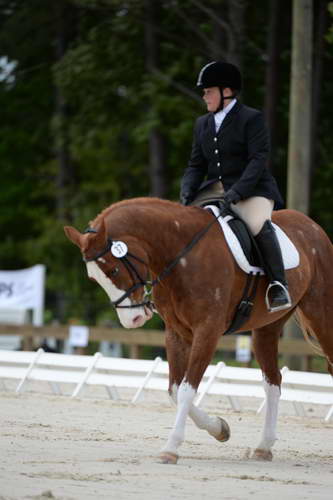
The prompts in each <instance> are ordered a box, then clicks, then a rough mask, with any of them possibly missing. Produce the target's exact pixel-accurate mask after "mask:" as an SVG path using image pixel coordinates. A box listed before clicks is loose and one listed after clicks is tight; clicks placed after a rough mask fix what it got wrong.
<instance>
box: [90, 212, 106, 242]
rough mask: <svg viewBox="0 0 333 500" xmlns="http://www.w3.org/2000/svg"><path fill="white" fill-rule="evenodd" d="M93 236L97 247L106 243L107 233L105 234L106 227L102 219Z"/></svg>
mask: <svg viewBox="0 0 333 500" xmlns="http://www.w3.org/2000/svg"><path fill="white" fill-rule="evenodd" d="M93 236H94V243H95V245H97V246H98V247H104V246H105V245H106V242H107V234H106V227H105V222H104V219H102V220H101V223H100V226H99V228H98V231H97V233H96V234H94V235H93Z"/></svg>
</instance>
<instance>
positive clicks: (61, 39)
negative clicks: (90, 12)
mask: <svg viewBox="0 0 333 500" xmlns="http://www.w3.org/2000/svg"><path fill="white" fill-rule="evenodd" d="M54 7H55V10H54V15H55V27H56V30H55V39H54V49H55V60H56V61H59V60H60V59H61V58H62V57H63V56H64V54H65V52H66V49H67V46H68V42H69V40H68V32H69V29H68V23H69V22H70V16H69V15H68V5H65V4H64V3H63V2H61V1H60V2H56V3H55V5H54ZM54 100H55V110H54V115H55V116H54V123H55V124H56V133H55V136H56V144H55V156H56V159H57V166H58V169H57V174H56V178H55V188H56V189H55V210H56V218H57V220H58V222H60V223H61V224H64V223H69V222H70V215H69V207H68V201H69V199H70V196H71V193H70V190H71V188H72V186H73V184H74V169H73V163H72V161H71V158H70V153H69V137H68V131H67V125H68V124H67V119H68V109H67V105H66V102H65V99H64V97H63V95H62V92H61V89H60V88H59V87H57V86H55V88H54ZM56 310H57V318H58V319H59V321H61V322H62V321H63V320H64V318H65V312H66V300H65V296H64V293H63V291H62V290H60V291H59V292H57V294H56ZM58 347H60V346H58Z"/></svg>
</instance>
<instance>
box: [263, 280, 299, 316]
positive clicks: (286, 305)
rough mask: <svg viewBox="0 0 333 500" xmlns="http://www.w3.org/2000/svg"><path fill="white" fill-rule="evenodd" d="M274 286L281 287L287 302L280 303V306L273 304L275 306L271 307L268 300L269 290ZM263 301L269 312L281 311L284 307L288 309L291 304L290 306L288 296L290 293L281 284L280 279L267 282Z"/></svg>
mask: <svg viewBox="0 0 333 500" xmlns="http://www.w3.org/2000/svg"><path fill="white" fill-rule="evenodd" d="M274 286H279V287H280V288H282V289H283V291H284V293H285V294H286V297H287V300H288V302H286V303H285V304H282V305H281V306H275V307H272V306H271V304H270V302H269V291H270V289H271V288H273V287H274ZM265 302H266V307H267V309H268V311H269V312H277V311H283V310H285V309H289V308H290V307H291V306H292V302H291V298H290V294H289V290H288V288H287V287H286V286H285V285H284V284H283V283H281V282H280V281H272V282H271V283H269V285H268V287H267V290H266V295H265Z"/></svg>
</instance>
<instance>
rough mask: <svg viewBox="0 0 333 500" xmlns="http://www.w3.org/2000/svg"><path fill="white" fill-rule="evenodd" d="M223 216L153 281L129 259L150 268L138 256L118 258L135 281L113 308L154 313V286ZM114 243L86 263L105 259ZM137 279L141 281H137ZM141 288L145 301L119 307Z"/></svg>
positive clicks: (130, 255) (211, 223)
mask: <svg viewBox="0 0 333 500" xmlns="http://www.w3.org/2000/svg"><path fill="white" fill-rule="evenodd" d="M221 215H222V213H220V214H219V215H217V216H215V215H214V219H213V220H212V221H211V222H210V223H209V224H208V225H207V226H206V227H204V228H203V229H202V230H201V231H199V232H198V233H197V234H196V235H195V236H194V237H193V239H192V240H191V241H190V243H189V244H188V245H186V247H185V248H183V250H181V251H180V252H179V254H178V255H177V256H176V257H175V259H174V260H173V261H172V262H170V264H169V265H168V266H166V267H165V268H164V269H163V270H162V272H161V273H160V274H159V275H158V276H157V277H156V278H155V279H154V280H152V281H150V280H147V279H142V277H141V276H140V273H139V272H138V270H137V268H136V267H135V265H134V264H133V263H132V262H131V261H130V260H129V258H128V257H131V258H132V259H134V260H136V261H138V262H140V263H141V264H144V265H145V266H146V267H147V268H148V264H147V263H146V262H145V261H144V260H142V259H140V257H137V256H136V255H133V254H132V253H130V252H127V253H126V255H124V256H123V257H117V259H119V260H120V261H121V262H122V263H123V264H124V266H125V267H126V269H127V271H128V273H129V275H130V276H131V278H132V280H133V285H132V286H131V287H130V288H129V289H128V290H126V291H125V292H124V293H123V295H122V296H121V297H119V299H117V300H115V301H114V302H112V301H111V304H112V305H113V307H115V308H116V309H133V308H134V307H148V308H149V309H150V310H151V311H153V310H154V304H153V302H152V301H151V300H150V297H151V294H152V291H153V288H154V286H155V285H157V284H158V283H160V282H161V281H162V279H164V278H165V277H166V276H168V275H169V274H170V273H171V271H172V270H173V268H174V267H175V266H176V265H177V264H178V262H179V261H180V259H181V258H182V257H184V255H186V254H187V253H188V252H189V251H190V250H192V248H193V247H194V245H195V244H196V243H198V241H199V240H200V239H201V238H202V237H203V236H204V235H205V234H206V233H207V232H208V230H209V229H210V227H211V226H212V225H213V224H214V223H215V222H216V221H217V220H218V218H219V217H221ZM84 232H85V233H97V231H96V230H95V229H92V228H90V227H88V229H86V230H85V231H84ZM113 243H114V240H112V239H111V238H108V242H107V246H106V247H105V249H104V250H102V251H101V252H100V253H98V254H97V255H95V256H94V257H91V258H89V259H87V258H85V257H83V260H84V262H93V261H97V260H98V259H99V258H100V257H103V255H105V254H106V253H108V252H110V251H111V247H112V245H113ZM148 275H149V270H148V269H147V276H148ZM135 277H136V278H137V279H138V280H139V281H135ZM141 287H143V288H144V289H145V293H144V296H143V301H142V302H141V303H140V304H131V305H129V306H124V305H119V304H121V303H122V302H123V301H124V300H125V299H126V298H127V297H129V296H130V295H131V294H132V293H133V292H134V291H135V290H137V289H138V288H141ZM147 287H149V288H147Z"/></svg>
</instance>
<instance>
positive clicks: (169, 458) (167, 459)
mask: <svg viewBox="0 0 333 500" xmlns="http://www.w3.org/2000/svg"><path fill="white" fill-rule="evenodd" d="M177 461H178V455H177V454H176V453H170V452H169V451H168V452H163V453H161V454H160V463H161V464H176V463H177Z"/></svg>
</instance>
